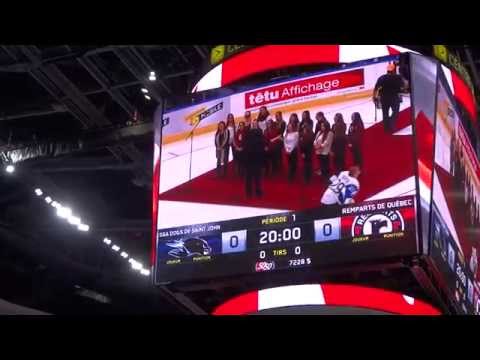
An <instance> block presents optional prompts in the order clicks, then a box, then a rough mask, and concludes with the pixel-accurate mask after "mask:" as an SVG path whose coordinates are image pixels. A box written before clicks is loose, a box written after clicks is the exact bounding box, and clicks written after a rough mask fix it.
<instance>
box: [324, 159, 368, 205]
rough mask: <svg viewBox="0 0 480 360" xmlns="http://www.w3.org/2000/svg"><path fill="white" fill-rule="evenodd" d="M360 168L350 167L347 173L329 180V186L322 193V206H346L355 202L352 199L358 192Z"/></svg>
mask: <svg viewBox="0 0 480 360" xmlns="http://www.w3.org/2000/svg"><path fill="white" fill-rule="evenodd" d="M359 176H360V168H359V167H358V166H352V167H351V168H350V170H349V171H342V172H341V173H340V174H338V176H336V175H334V176H332V177H331V178H330V185H329V186H328V188H327V189H326V190H325V192H324V193H323V196H322V199H321V200H320V202H321V203H322V205H348V204H353V203H354V202H355V200H354V198H355V196H356V195H357V194H358V192H359V190H360V182H359V181H358V177H359Z"/></svg>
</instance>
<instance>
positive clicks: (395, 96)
mask: <svg viewBox="0 0 480 360" xmlns="http://www.w3.org/2000/svg"><path fill="white" fill-rule="evenodd" d="M403 87H404V81H403V78H402V77H401V76H400V75H398V74H397V73H396V67H395V64H393V63H389V64H388V66H387V73H386V74H385V75H382V76H380V77H379V78H378V80H377V83H376V84H375V89H374V95H373V99H374V102H375V103H378V102H379V103H380V107H381V108H382V117H383V126H384V129H385V132H388V133H393V132H394V131H395V121H396V120H397V116H398V112H399V110H400V103H401V97H400V93H401V92H402V89H403ZM390 109H391V110H392V115H390Z"/></svg>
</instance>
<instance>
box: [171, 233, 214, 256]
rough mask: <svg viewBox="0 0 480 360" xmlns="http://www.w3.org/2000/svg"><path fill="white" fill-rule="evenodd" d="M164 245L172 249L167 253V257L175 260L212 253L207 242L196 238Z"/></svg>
mask: <svg viewBox="0 0 480 360" xmlns="http://www.w3.org/2000/svg"><path fill="white" fill-rule="evenodd" d="M166 245H167V246H168V247H171V248H173V249H172V250H170V251H169V252H168V255H170V256H173V257H176V258H184V257H190V256H204V255H210V254H211V253H212V248H211V247H210V245H208V242H206V241H205V240H203V239H201V238H196V237H194V238H188V239H185V240H174V241H171V242H168V243H166Z"/></svg>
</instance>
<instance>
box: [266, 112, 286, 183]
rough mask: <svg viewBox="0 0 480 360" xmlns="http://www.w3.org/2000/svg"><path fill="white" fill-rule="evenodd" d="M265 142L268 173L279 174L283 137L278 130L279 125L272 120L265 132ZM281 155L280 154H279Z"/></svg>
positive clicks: (268, 122)
mask: <svg viewBox="0 0 480 360" xmlns="http://www.w3.org/2000/svg"><path fill="white" fill-rule="evenodd" d="M265 140H266V141H267V147H268V150H267V152H268V153H267V166H266V168H267V173H269V172H270V174H272V175H276V174H278V172H279V170H280V159H281V156H282V142H283V139H282V135H281V134H280V131H279V130H278V128H277V123H276V122H274V121H273V120H272V119H269V120H267V129H266V130H265ZM279 153H280V154H279Z"/></svg>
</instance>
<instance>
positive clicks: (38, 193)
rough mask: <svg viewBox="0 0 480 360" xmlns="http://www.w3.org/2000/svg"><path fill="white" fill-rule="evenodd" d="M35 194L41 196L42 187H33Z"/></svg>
mask: <svg viewBox="0 0 480 360" xmlns="http://www.w3.org/2000/svg"><path fill="white" fill-rule="evenodd" d="M35 194H37V196H42V195H43V191H42V189H35Z"/></svg>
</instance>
